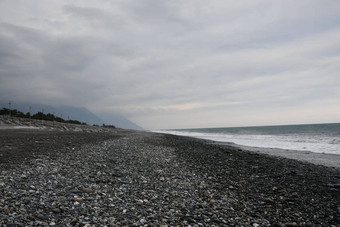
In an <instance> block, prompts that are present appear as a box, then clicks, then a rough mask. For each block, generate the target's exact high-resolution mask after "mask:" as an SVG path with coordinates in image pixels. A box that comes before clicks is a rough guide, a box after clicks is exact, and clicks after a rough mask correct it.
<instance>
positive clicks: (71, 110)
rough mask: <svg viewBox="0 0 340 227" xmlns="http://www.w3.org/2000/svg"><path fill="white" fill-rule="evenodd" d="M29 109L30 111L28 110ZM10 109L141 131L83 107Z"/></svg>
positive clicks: (121, 119) (14, 105) (18, 105)
mask: <svg viewBox="0 0 340 227" xmlns="http://www.w3.org/2000/svg"><path fill="white" fill-rule="evenodd" d="M2 108H9V104H8V103H6V102H0V109H2ZM30 108H31V109H30ZM11 109H17V110H19V111H21V112H23V113H27V112H31V114H35V113H37V112H42V111H43V112H44V113H51V114H54V115H55V116H58V117H61V118H63V119H65V120H68V118H69V119H71V120H77V121H80V122H85V123H87V124H89V125H93V124H96V125H102V124H107V125H114V126H116V127H118V128H125V129H137V130H142V128H141V127H140V126H138V125H136V124H135V123H133V122H131V121H129V120H128V119H126V118H124V117H123V116H120V115H116V114H115V115H108V114H106V115H103V116H104V118H103V119H104V120H103V119H101V118H100V117H98V116H97V115H95V114H93V113H92V112H90V111H89V110H88V109H86V108H84V107H72V106H49V105H41V104H36V103H15V102H13V103H11Z"/></svg>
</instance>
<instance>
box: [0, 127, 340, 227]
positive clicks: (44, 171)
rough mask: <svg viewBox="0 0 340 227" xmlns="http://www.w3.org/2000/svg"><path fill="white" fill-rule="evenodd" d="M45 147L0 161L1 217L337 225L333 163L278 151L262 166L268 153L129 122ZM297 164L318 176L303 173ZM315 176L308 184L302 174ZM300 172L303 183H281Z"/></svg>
mask: <svg viewBox="0 0 340 227" xmlns="http://www.w3.org/2000/svg"><path fill="white" fill-rule="evenodd" d="M79 135H80V134H79ZM93 136H96V134H93ZM97 136H99V135H97ZM27 138H29V135H28V136H27ZM73 140H74V141H76V140H77V138H76V137H75V138H74V139H73ZM44 148H45V149H46V150H51V151H53V152H54V155H50V153H44V152H42V153H41V154H40V155H38V156H35V157H34V158H31V159H28V160H26V161H23V162H22V163H21V164H15V165H13V166H10V167H9V166H8V165H3V166H2V167H1V172H0V187H1V188H0V225H1V226H177V225H180V226H235V225H236V226H237V225H238V226H275V225H276V226H301V225H304V226H313V225H324V226H327V225H329V226H332V225H333V226H336V225H337V224H338V223H339V220H340V219H339V215H340V197H339V194H340V191H339V188H338V187H336V186H334V187H333V186H330V185H338V183H339V176H340V175H339V171H338V170H331V169H327V168H321V169H319V167H316V166H315V168H314V166H313V165H307V164H306V165H305V164H300V163H298V162H296V163H295V162H292V163H290V162H288V161H285V160H283V161H280V160H278V161H277V163H278V164H280V163H281V165H283V163H284V164H285V165H287V166H285V167H282V166H277V168H284V169H282V170H281V171H276V172H275V171H274V172H273V171H272V174H269V173H268V172H266V170H265V168H266V167H265V166H264V165H265V164H264V163H265V162H272V161H273V160H274V159H270V158H269V159H268V157H264V156H260V155H257V154H247V153H244V154H243V153H242V151H237V150H232V149H229V148H221V147H218V146H215V147H214V146H212V145H206V144H204V143H203V142H201V141H196V140H190V139H185V138H179V137H175V136H166V135H161V134H152V133H145V132H132V131H129V132H124V133H122V132H121V135H120V136H115V137H112V138H111V139H105V140H100V141H97V142H93V143H88V144H85V145H78V146H73V144H72V143H69V144H67V146H64V147H61V148H59V150H54V148H52V147H49V146H48V145H46V144H45V145H44ZM252 155H253V156H252ZM245 157H248V158H245ZM296 166H298V167H296ZM299 166H302V167H301V168H311V171H312V173H313V171H316V172H314V173H315V174H317V173H318V174H320V173H322V174H323V176H315V177H314V178H313V175H307V176H306V175H305V177H302V176H300V175H301V174H302V172H297V170H296V169H294V168H297V169H299V170H300V169H301V168H300V167H299ZM268 168H273V166H272V164H268ZM289 171H290V172H289ZM283 172H284V173H285V174H284V175H282V173H283ZM322 177H323V178H326V179H325V180H321V181H320V182H318V183H319V184H320V188H319V189H316V190H315V191H310V186H309V185H308V184H309V183H311V182H312V183H315V181H317V180H318V179H321V178H322ZM301 179H304V180H305V182H304V184H305V186H303V184H301V182H299V183H298V182H296V184H295V185H296V186H294V185H293V186H289V185H292V184H293V183H294V180H301ZM303 187H305V188H303ZM318 190H323V191H322V192H323V198H319V197H320V193H319V194H318V193H317V191H318ZM321 194H322V193H321Z"/></svg>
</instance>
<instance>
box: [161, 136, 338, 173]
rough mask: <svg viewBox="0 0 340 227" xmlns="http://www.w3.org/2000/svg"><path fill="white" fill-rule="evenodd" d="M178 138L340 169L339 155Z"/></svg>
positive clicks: (204, 139)
mask: <svg viewBox="0 0 340 227" xmlns="http://www.w3.org/2000/svg"><path fill="white" fill-rule="evenodd" d="M155 133H161V134H167V135H176V134H171V133H166V132H162V131H155ZM177 136H183V137H188V138H194V139H198V140H203V141H207V142H208V143H211V144H216V145H222V146H227V147H234V148H236V149H241V150H246V151H250V152H255V153H259V154H265V155H270V156H275V157H281V158H288V159H293V160H298V161H302V162H308V163H312V164H315V165H322V166H326V167H333V168H338V169H340V155H339V154H330V153H317V152H312V151H307V150H306V151H304V150H290V149H283V148H269V147H253V146H246V145H241V144H236V143H233V142H221V141H215V140H210V139H206V138H198V137H191V136H185V135H177Z"/></svg>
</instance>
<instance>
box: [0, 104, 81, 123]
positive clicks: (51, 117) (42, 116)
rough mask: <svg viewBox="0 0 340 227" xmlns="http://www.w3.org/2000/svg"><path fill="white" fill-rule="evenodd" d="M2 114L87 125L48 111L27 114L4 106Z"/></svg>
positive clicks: (0, 112)
mask: <svg viewBox="0 0 340 227" xmlns="http://www.w3.org/2000/svg"><path fill="white" fill-rule="evenodd" d="M0 115H2V116H8V117H21V118H30V119H38V120H45V121H57V122H61V123H70V124H79V125H80V124H82V125H86V123H84V122H80V121H77V120H64V119H63V118H61V117H57V116H55V115H54V114H51V113H47V114H44V113H43V112H37V113H35V114H33V115H32V114H31V113H30V112H27V113H26V114H25V113H23V112H21V111H19V110H16V109H7V108H2V109H1V110H0Z"/></svg>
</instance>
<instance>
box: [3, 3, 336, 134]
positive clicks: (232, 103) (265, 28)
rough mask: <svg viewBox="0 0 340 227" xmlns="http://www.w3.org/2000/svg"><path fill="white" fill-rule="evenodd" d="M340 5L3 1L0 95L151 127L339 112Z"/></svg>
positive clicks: (273, 120) (277, 120)
mask: <svg viewBox="0 0 340 227" xmlns="http://www.w3.org/2000/svg"><path fill="white" fill-rule="evenodd" d="M33 6H34V7H33ZM339 15H340V3H339V1H337V0H332V1H331V0H325V1H313V0H301V1H282V2H277V1H276V2H273V1H269V0H258V1H242V2H235V1H214V0H213V1H209V2H207V1H202V0H191V1H190V0H189V1H179V0H175V1H157V0H138V1H132V0H131V1H127V0H120V1H119V0H116V1H107V0H97V1H83V0H81V1H80V0H79V1H72V3H71V2H70V1H42V0H34V1H29V2H28V1H24V0H15V1H9V0H7V1H6V0H5V1H1V2H0V75H1V78H0V80H1V83H0V97H1V99H3V100H13V101H17V102H25V101H30V102H32V101H34V102H40V103H44V104H56V105H59V104H61V105H75V106H84V107H87V108H88V109H90V110H91V111H93V112H94V113H97V114H99V115H100V114H108V113H121V114H123V115H125V116H126V117H127V118H129V119H131V120H133V121H135V122H136V123H138V124H140V125H141V126H142V127H144V128H150V129H153V128H186V127H222V126H238V125H265V124H288V123H315V122H340V105H339V101H340V89H339V85H340V76H339V73H340V64H339V62H340V17H339Z"/></svg>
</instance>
